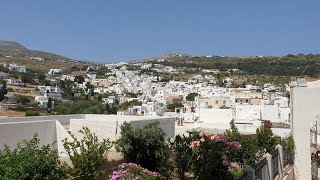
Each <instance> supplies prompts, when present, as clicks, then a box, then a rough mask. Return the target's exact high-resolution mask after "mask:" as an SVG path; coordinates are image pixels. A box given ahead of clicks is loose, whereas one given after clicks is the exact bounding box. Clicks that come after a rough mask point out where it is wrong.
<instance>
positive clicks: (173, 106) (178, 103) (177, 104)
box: [167, 102, 184, 109]
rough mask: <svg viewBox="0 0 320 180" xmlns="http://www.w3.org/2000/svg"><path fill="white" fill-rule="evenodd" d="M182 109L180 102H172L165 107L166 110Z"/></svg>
mask: <svg viewBox="0 0 320 180" xmlns="http://www.w3.org/2000/svg"><path fill="white" fill-rule="evenodd" d="M180 107H184V106H183V104H182V103H181V102H173V103H172V104H168V105H167V109H174V108H180Z"/></svg>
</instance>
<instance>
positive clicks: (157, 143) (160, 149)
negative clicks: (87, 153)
mask: <svg viewBox="0 0 320 180" xmlns="http://www.w3.org/2000/svg"><path fill="white" fill-rule="evenodd" d="M120 129H121V137H120V138H119V139H118V140H117V141H116V149H117V151H118V152H121V153H122V154H123V156H124V158H125V159H126V160H127V161H128V162H134V163H137V164H140V165H141V166H142V167H145V168H147V169H150V170H153V171H158V172H160V174H161V175H162V176H167V177H169V175H170V172H171V164H172V162H170V161H169V157H170V154H171V150H170V148H169V144H168V143H167V142H166V141H165V133H164V131H163V130H162V129H161V128H159V122H154V123H150V124H148V125H145V126H144V127H142V128H136V129H134V128H133V127H132V126H131V124H129V123H127V122H125V123H123V124H122V125H121V127H120Z"/></svg>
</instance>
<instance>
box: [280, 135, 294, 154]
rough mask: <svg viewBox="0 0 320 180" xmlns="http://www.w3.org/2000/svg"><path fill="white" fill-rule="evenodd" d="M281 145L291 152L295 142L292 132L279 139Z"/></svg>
mask: <svg viewBox="0 0 320 180" xmlns="http://www.w3.org/2000/svg"><path fill="white" fill-rule="evenodd" d="M281 145H282V147H283V148H286V149H288V150H290V151H291V152H293V151H294V149H295V143H294V139H293V136H292V134H289V135H288V136H286V137H285V138H283V139H282V140H281Z"/></svg>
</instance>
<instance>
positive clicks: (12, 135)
mask: <svg viewBox="0 0 320 180" xmlns="http://www.w3.org/2000/svg"><path fill="white" fill-rule="evenodd" d="M35 133H37V134H38V138H39V139H40V145H46V144H52V143H54V142H55V141H56V121H54V120H52V121H28V122H12V123H0V149H3V148H4V145H5V144H7V145H8V146H9V147H10V148H16V145H17V143H19V142H21V141H22V140H30V139H32V138H33V136H34V134H35ZM54 147H55V148H57V144H55V145H54Z"/></svg>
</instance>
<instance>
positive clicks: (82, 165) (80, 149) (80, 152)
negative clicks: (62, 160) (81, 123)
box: [63, 127, 112, 180]
mask: <svg viewBox="0 0 320 180" xmlns="http://www.w3.org/2000/svg"><path fill="white" fill-rule="evenodd" d="M79 132H80V133H82V134H83V135H84V136H83V138H82V139H81V140H80V142H77V141H74V142H69V141H68V140H67V139H64V140H63V147H64V148H65V149H66V151H67V153H68V155H69V157H70V160H71V162H72V165H73V169H72V170H71V174H72V175H73V176H74V177H77V176H79V177H80V178H81V179H85V180H92V179H98V178H99V176H100V175H101V172H99V171H98V167H99V166H101V165H102V163H103V162H104V160H105V157H106V153H108V152H109V151H110V149H111V147H112V142H111V141H110V140H109V139H102V141H99V139H98V137H97V136H96V135H95V134H94V133H91V132H90V130H89V128H87V127H83V128H82V129H81V130H80V131H79Z"/></svg>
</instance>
